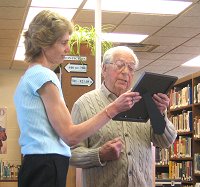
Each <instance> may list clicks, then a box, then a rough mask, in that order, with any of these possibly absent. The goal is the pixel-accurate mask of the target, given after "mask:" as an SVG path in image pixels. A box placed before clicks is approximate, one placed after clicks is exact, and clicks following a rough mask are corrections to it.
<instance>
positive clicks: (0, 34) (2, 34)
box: [0, 29, 19, 40]
mask: <svg viewBox="0 0 200 187" xmlns="http://www.w3.org/2000/svg"><path fill="white" fill-rule="evenodd" d="M18 34H19V30H7V29H0V38H7V39H15V40H16V37H17V36H18Z"/></svg>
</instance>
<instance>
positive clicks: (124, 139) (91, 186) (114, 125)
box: [70, 46, 176, 187]
mask: <svg viewBox="0 0 200 187" xmlns="http://www.w3.org/2000/svg"><path fill="white" fill-rule="evenodd" d="M137 65H138V59H137V57H136V55H135V54H134V52H133V51H132V50H131V49H130V48H128V47H125V46H118V47H114V48H111V49H109V50H108V51H107V52H106V53H105V54H104V57H103V67H102V76H103V79H104V81H103V84H102V86H101V88H100V89H96V90H93V91H91V92H88V93H86V94H84V95H83V96H81V97H80V98H79V99H78V100H77V101H76V102H75V104H74V106H73V108H72V119H73V121H74V123H76V124H78V123H81V122H83V121H85V120H87V119H89V118H91V117H92V116H94V115H95V114H96V113H98V112H99V111H100V110H102V109H103V108H105V107H106V106H107V105H108V104H109V103H110V102H112V101H114V100H115V99H116V98H117V97H119V96H120V95H121V94H122V93H124V92H126V91H127V90H129V89H130V88H131V85H132V83H133V79H134V72H135V68H136V67H137ZM153 100H154V102H155V103H156V106H157V107H158V109H159V111H160V112H161V114H163V115H164V114H165V112H166V109H167V107H168V105H169V98H168V97H167V95H165V94H162V93H157V94H154V95H153ZM164 119H165V122H166V127H165V130H164V133H163V134H161V135H160V134H155V133H154V132H153V129H152V126H151V124H150V121H148V122H147V123H139V122H127V121H114V120H111V121H109V122H108V123H107V125H106V126H104V127H103V128H102V129H100V130H99V131H98V132H97V133H96V134H94V135H92V136H90V137H89V138H88V139H86V140H85V141H83V142H81V143H79V144H78V145H76V146H74V147H73V148H72V158H71V160H70V163H71V165H73V166H76V167H79V168H83V186H84V187H151V186H153V173H152V171H153V169H152V165H153V164H152V163H153V160H152V159H153V158H152V147H151V143H153V144H154V145H155V146H159V147H161V148H167V147H169V146H170V145H171V144H172V143H173V142H174V140H175V139H176V130H175V128H174V126H173V124H172V123H171V122H170V121H169V120H168V118H167V116H166V115H165V116H164Z"/></svg>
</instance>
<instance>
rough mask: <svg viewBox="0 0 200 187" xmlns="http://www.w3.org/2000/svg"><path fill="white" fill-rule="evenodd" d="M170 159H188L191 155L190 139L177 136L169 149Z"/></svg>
mask: <svg viewBox="0 0 200 187" xmlns="http://www.w3.org/2000/svg"><path fill="white" fill-rule="evenodd" d="M170 150H171V158H190V157H191V155H192V138H191V137H188V136H179V137H178V139H176V140H175V142H174V143H173V145H172V146H171V147H170Z"/></svg>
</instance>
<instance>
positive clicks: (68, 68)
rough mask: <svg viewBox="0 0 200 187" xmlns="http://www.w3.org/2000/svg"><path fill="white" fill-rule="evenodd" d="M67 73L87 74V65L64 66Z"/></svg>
mask: <svg viewBox="0 0 200 187" xmlns="http://www.w3.org/2000/svg"><path fill="white" fill-rule="evenodd" d="M65 69H66V71H67V72H79V73H86V72H87V65H86V64H70V63H69V64H67V65H66V66H65Z"/></svg>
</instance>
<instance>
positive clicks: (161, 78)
mask: <svg viewBox="0 0 200 187" xmlns="http://www.w3.org/2000/svg"><path fill="white" fill-rule="evenodd" d="M177 79H178V77H176V76H170V75H163V74H158V73H152V72H144V73H143V74H142V75H141V77H140V78H139V79H138V81H137V82H136V84H135V86H134V87H133V88H132V91H134V92H139V93H140V95H141V96H144V95H145V94H147V93H148V94H150V95H151V96H152V95H153V94H155V93H164V94H167V93H168V91H169V90H170V88H171V87H172V86H173V85H174V83H175V82H176V81H177ZM113 120H117V121H132V122H147V121H148V120H149V114H148V110H147V107H146V104H145V100H144V98H142V99H141V100H140V101H139V102H137V103H135V105H134V106H133V107H132V108H131V109H130V110H127V111H125V112H122V113H119V114H118V115H116V116H115V117H114V118H113Z"/></svg>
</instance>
